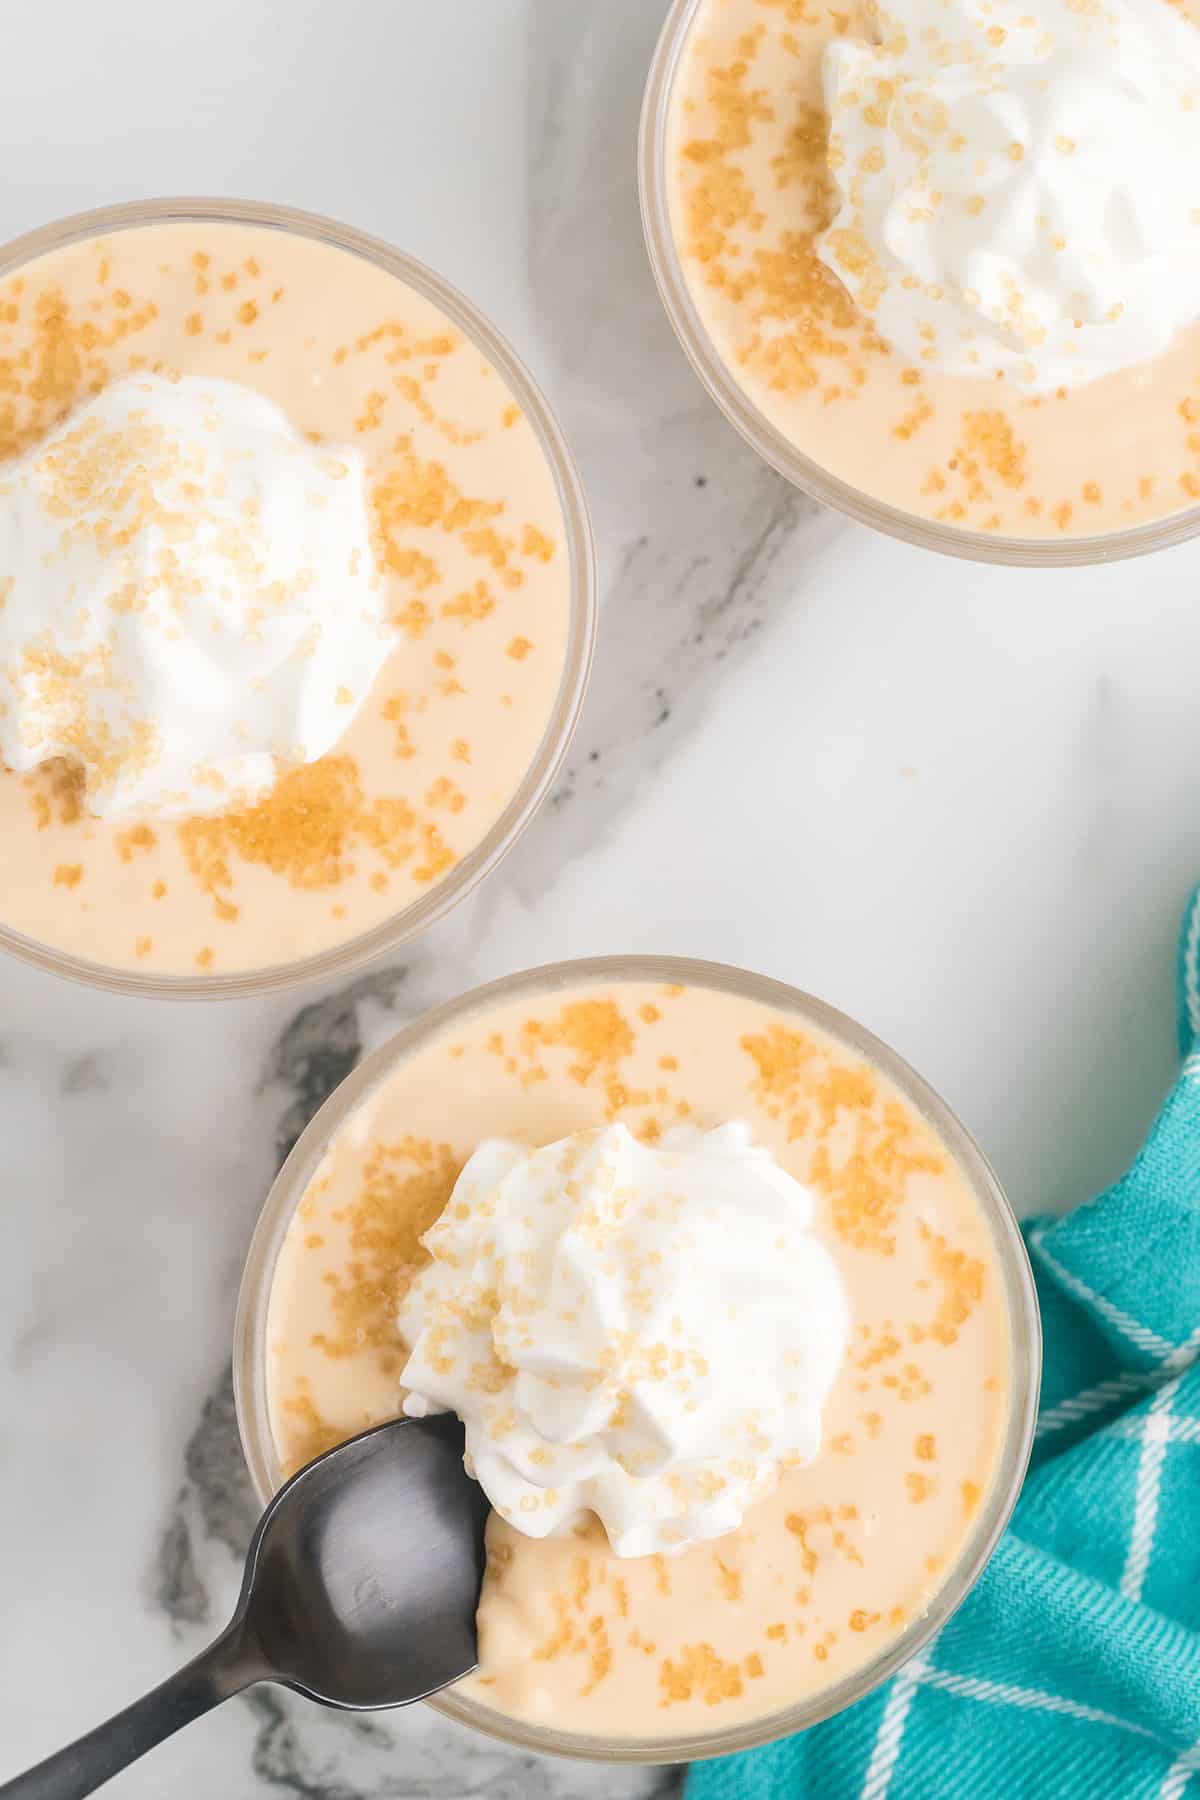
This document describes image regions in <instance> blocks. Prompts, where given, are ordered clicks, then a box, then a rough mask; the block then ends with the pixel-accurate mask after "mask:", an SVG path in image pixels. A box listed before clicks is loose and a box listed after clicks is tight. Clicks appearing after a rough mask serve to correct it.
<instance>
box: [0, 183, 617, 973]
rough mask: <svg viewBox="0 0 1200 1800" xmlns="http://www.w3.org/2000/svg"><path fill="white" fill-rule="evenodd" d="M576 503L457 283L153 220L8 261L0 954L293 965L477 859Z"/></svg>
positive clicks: (214, 216) (545, 738)
mask: <svg viewBox="0 0 1200 1800" xmlns="http://www.w3.org/2000/svg"><path fill="white" fill-rule="evenodd" d="M591 581H592V571H591V552H590V543H589V537H588V528H587V520H586V512H585V509H584V505H583V501H582V496H581V494H580V491H579V488H578V484H577V481H576V479H575V476H574V474H573V471H572V467H571V464H570V460H569V457H568V455H567V452H566V450H565V447H564V446H563V444H562V441H561V438H560V437H559V435H558V432H557V429H556V427H555V426H554V423H553V421H552V419H551V418H550V416H549V414H548V412H547V411H546V408H545V405H544V403H543V402H542V400H541V398H540V396H539V395H538V394H537V391H536V390H535V389H534V388H533V386H532V384H531V383H530V381H529V380H528V378H527V377H526V376H525V374H524V372H523V371H522V370H521V369H520V367H519V365H517V364H516V363H515V361H514V359H513V358H512V356H511V354H510V352H508V350H507V349H506V347H505V346H504V345H503V343H502V342H501V341H500V340H499V339H497V338H496V337H495V335H494V333H492V332H491V330H490V328H489V327H487V325H486V324H485V323H484V322H483V321H482V320H481V319H480V318H478V316H477V315H475V314H474V312H473V311H471V309H470V308H469V307H468V306H467V304H466V303H465V302H464V301H462V300H460V299H459V298H458V297H457V296H456V295H454V294H453V292H452V291H450V290H448V289H445V288H444V287H443V285H442V284H441V283H440V282H439V281H438V280H437V278H436V277H434V276H432V275H430V274H429V273H428V271H425V270H423V269H421V267H420V266H419V265H416V264H413V263H411V262H410V261H409V260H408V259H406V258H403V257H401V256H400V255H398V254H397V253H396V252H393V251H391V250H389V249H388V248H387V247H386V246H384V245H380V244H378V243H376V242H374V241H373V240H368V239H364V238H361V237H359V236H358V235H357V234H355V233H353V232H350V231H348V230H344V229H343V228H341V227H338V226H335V225H332V224H330V223H329V222H327V221H323V220H319V219H312V218H309V217H308V216H306V215H300V214H291V213H285V212H280V211H278V210H268V209H255V208H252V207H245V206H240V205H237V204H234V203H230V204H228V205H226V204H224V203H222V204H220V205H213V204H212V203H204V202H182V203H176V202H172V203H163V204H161V205H158V206H151V207H145V208H136V207H134V208H117V209H114V210H113V211H112V212H109V213H105V214H100V215H90V216H88V217H86V218H82V219H79V220H74V221H67V222H66V223H65V224H64V225H62V226H59V227H54V228H52V229H51V230H50V231H49V232H45V233H40V234H37V236H36V237H35V238H34V239H31V240H24V241H23V242H22V243H21V244H18V245H16V246H14V247H12V248H11V249H10V251H9V252H7V253H6V254H5V255H3V256H0V834H2V835H3V839H4V844H5V860H4V880H3V883H2V884H0V939H3V940H4V941H6V942H7V943H8V944H9V945H10V946H11V947H13V948H17V949H20V950H23V951H24V952H25V953H26V954H30V955H33V956H40V957H41V959H42V960H49V961H50V962H51V963H52V964H53V965H54V966H58V967H62V968H65V969H68V970H71V971H74V972H76V973H83V974H85V975H86V974H89V973H90V974H92V975H99V976H100V977H101V978H105V976H106V975H107V977H108V978H110V979H120V980H122V981H123V982H124V984H125V985H134V986H136V985H139V984H144V985H147V986H149V987H151V988H153V987H154V986H155V984H156V983H157V984H159V985H163V984H167V985H170V984H172V982H173V983H174V985H175V986H179V985H181V983H184V982H186V980H187V978H189V977H190V978H192V980H193V981H194V982H195V983H197V984H201V985H203V986H204V988H205V990H206V991H207V990H210V989H213V988H217V989H219V988H220V987H221V985H222V983H227V984H228V985H229V986H230V987H231V988H236V987H237V986H238V985H239V983H240V982H241V983H242V984H244V981H243V978H245V979H271V978H272V972H274V977H275V978H282V976H283V975H284V974H287V975H289V976H290V975H291V974H295V973H300V972H306V973H307V972H316V971H318V970H320V969H323V968H326V967H329V966H332V965H333V964H336V963H337V962H338V961H339V960H344V958H345V957H348V956H350V955H357V954H360V953H365V952H366V951H368V950H372V949H376V948H379V947H381V945H382V944H384V943H386V942H390V941H394V940H395V938H397V937H399V936H402V935H406V934H407V933H408V932H409V931H410V930H412V929H415V928H416V927H417V926H418V925H419V924H421V923H424V922H426V921H427V920H428V919H429V918H431V917H433V916H436V914H437V913H438V912H439V911H441V910H442V909H443V908H444V907H445V906H446V905H447V904H449V903H450V901H451V900H452V898H453V897H455V896H456V895H457V894H459V893H461V892H464V891H465V890H466V888H467V887H469V886H470V885H471V883H472V882H473V881H474V880H475V879H477V878H478V876H479V875H480V874H482V873H484V872H485V871H486V869H487V868H488V867H490V866H491V864H492V863H493V862H494V861H495V860H496V858H497V856H498V855H499V854H501V853H502V851H503V850H504V849H505V848H506V847H507V845H508V844H509V843H510V842H511V841H512V839H513V837H514V836H515V835H516V833H517V832H518V831H519V829H520V828H521V826H522V825H523V824H524V823H525V822H526V820H527V819H528V817H529V816H530V814H531V812H532V811H533V809H534V807H535V806H536V804H537V802H538V800H539V799H540V798H541V796H542V795H543V793H544V792H545V789H546V787H547V785H548V783H549V780H550V779H551V777H552V775H553V772H554V770H555V768H556V767H557V764H558V761H559V760H560V758H561V755H562V754H563V751H564V750H565V747H566V743H567V741H568V738H569V735H570V731H571V728H572V726H573V723H574V719H575V716H576V715H577V712H578V707H579V704H580V701H581V698H582V689H583V684H584V681H585V679H586V671H587V664H588V658H589V654H590V645H591V634H592V593H591Z"/></svg>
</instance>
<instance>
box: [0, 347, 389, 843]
mask: <svg viewBox="0 0 1200 1800" xmlns="http://www.w3.org/2000/svg"><path fill="white" fill-rule="evenodd" d="M393 644H394V634H393V631H392V629H391V627H390V626H389V623H388V619H387V607H386V594H385V592H384V583H383V582H382V581H380V580H379V578H378V576H377V575H376V572H375V563H374V559H373V555H372V550H371V543H370V532H369V527H368V515H367V504H366V498H365V493H364V486H363V469H362V464H361V461H360V458H359V457H358V455H357V453H356V452H354V451H352V450H345V449H340V448H339V449H330V448H326V447H320V446H316V445H313V444H311V443H309V442H308V441H307V440H306V439H305V438H303V437H302V436H300V434H299V433H297V432H296V431H294V430H293V428H292V426H291V424H290V423H289V421H288V419H287V418H286V416H285V415H284V414H283V413H282V412H281V411H280V410H279V408H278V407H277V406H276V405H274V403H273V402H272V401H270V400H268V399H267V398H266V397H265V396H264V395H262V394H259V393H256V392H254V391H253V390H252V389H250V388H246V387H242V386H241V385H240V384H239V383H237V382H230V381H210V380H207V379H202V378H200V377H197V376H183V377H182V378H181V379H178V380H168V379H166V378H164V377H159V376H149V375H147V376H143V375H136V376H128V377H124V378H122V379H121V380H119V381H116V382H114V383H113V384H112V386H111V387H108V388H105V389H104V391H103V392H102V393H100V394H99V395H97V396H96V398H95V399H93V400H91V401H89V402H88V403H87V404H86V405H84V406H82V407H80V408H79V409H78V410H77V411H75V412H73V413H71V414H70V415H69V416H68V418H67V419H66V420H65V421H64V422H63V423H62V424H61V425H59V426H58V428H57V429H56V430H54V431H52V432H51V433H50V435H49V436H48V437H46V438H44V439H43V440H42V441H41V442H40V443H39V444H38V445H37V447H36V448H35V449H33V450H31V451H30V452H29V453H28V454H27V455H26V456H25V457H24V458H22V459H20V460H19V461H16V462H13V463H10V464H8V465H6V466H4V467H3V468H0V760H2V761H3V762H5V763H7V764H8V766H9V767H10V768H13V769H32V768H34V767H35V766H36V765H37V764H39V763H41V762H44V761H45V760H46V759H47V758H48V757H53V756H64V757H68V758H70V759H71V760H72V761H73V762H75V763H77V764H79V765H81V766H82V769H83V772H84V775H85V777H86V803H87V807H88V810H89V811H91V812H92V813H95V814H96V815H97V816H98V817H101V818H119V817H121V816H123V815H127V814H147V813H149V814H163V815H172V814H189V813H211V812H219V811H225V810H227V809H228V808H230V807H231V806H234V805H241V804H245V803H247V802H249V801H251V800H255V799H258V798H260V797H261V796H262V795H263V793H265V792H266V791H267V790H268V789H269V788H270V787H271V786H272V785H273V784H274V782H275V780H276V778H277V773H278V770H279V766H280V765H281V764H293V763H306V762H313V761H315V760H316V758H317V757H319V756H322V755H323V754H324V753H325V752H326V751H327V750H329V749H330V748H331V747H332V746H333V745H334V744H335V743H336V742H337V740H338V739H339V738H340V737H341V735H342V734H343V732H344V731H345V730H346V728H347V726H348V725H349V724H350V722H351V720H352V719H353V717H354V714H355V711H356V709H357V708H358V707H359V706H360V705H361V704H362V702H363V700H364V699H365V698H366V695H367V692H368V690H369V689H370V687H371V684H372V682H373V681H374V679H375V676H376V675H377V674H378V672H379V668H380V666H381V664H382V662H383V661H384V659H385V657H386V656H387V655H388V653H389V651H390V650H391V649H392V648H393Z"/></svg>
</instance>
